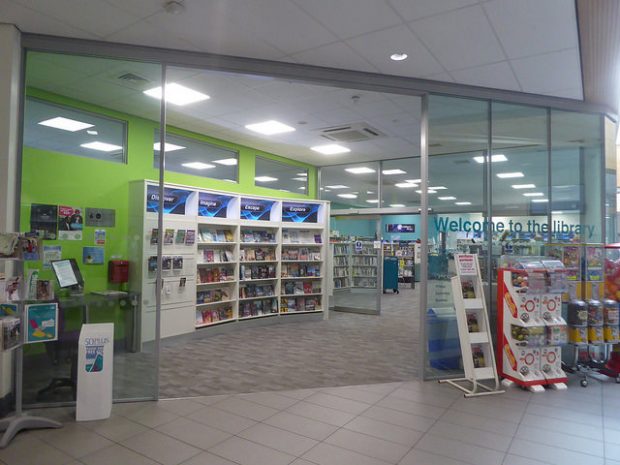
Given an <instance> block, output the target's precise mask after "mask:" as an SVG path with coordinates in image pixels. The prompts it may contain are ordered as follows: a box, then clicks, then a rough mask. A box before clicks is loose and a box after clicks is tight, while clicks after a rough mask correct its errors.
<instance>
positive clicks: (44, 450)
mask: <svg viewBox="0 0 620 465" xmlns="http://www.w3.org/2000/svg"><path fill="white" fill-rule="evenodd" d="M73 459H74V458H73V457H71V456H69V455H68V454H66V453H64V452H62V451H60V450H58V449H56V448H55V447H52V446H50V445H49V444H47V443H46V442H44V441H42V440H41V439H39V438H37V437H36V436H35V435H33V434H28V433H26V434H23V433H21V434H20V435H18V436H17V437H15V438H14V439H13V441H11V444H9V446H8V447H6V448H4V449H0V460H2V461H3V462H5V463H6V464H7V465H34V464H45V465H64V464H65V463H69V462H71V461H72V460H73Z"/></svg>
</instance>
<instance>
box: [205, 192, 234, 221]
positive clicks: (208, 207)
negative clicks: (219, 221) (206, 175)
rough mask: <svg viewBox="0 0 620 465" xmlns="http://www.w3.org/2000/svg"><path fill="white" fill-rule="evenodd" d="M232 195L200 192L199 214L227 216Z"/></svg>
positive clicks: (216, 216) (214, 216)
mask: <svg viewBox="0 0 620 465" xmlns="http://www.w3.org/2000/svg"><path fill="white" fill-rule="evenodd" d="M231 200H232V197H230V196H228V195H221V194H210V193H208V192H200V194H199V195H198V216H207V217H210V218H227V217H228V215H227V212H228V204H229V203H230V201H231Z"/></svg>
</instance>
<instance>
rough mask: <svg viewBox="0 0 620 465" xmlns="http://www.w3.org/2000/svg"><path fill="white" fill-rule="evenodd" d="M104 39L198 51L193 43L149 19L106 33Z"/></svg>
mask: <svg viewBox="0 0 620 465" xmlns="http://www.w3.org/2000/svg"><path fill="white" fill-rule="evenodd" d="M105 39H106V40H107V41H110V42H120V43H125V44H134V45H145V46H149V47H161V48H169V49H178V50H190V51H199V49H198V48H197V47H196V46H195V45H193V44H191V43H189V42H188V41H186V40H183V39H179V38H177V37H174V36H172V35H171V34H170V33H169V32H168V31H167V30H165V29H161V28H158V27H156V26H155V25H154V24H152V23H150V22H149V21H139V22H137V23H136V24H132V25H131V26H130V27H128V28H125V29H123V30H120V31H117V32H115V33H114V34H110V35H108V36H107V37H106V38H105Z"/></svg>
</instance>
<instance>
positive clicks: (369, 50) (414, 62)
mask: <svg viewBox="0 0 620 465" xmlns="http://www.w3.org/2000/svg"><path fill="white" fill-rule="evenodd" d="M347 43H348V44H349V45H350V46H351V47H353V49H354V50H355V51H357V53H359V54H360V55H362V56H363V57H365V58H366V59H367V60H368V61H369V62H370V63H372V64H373V65H374V66H376V67H377V68H378V69H379V71H380V72H381V73H384V74H395V75H399V76H414V77H420V76H425V75H429V74H433V73H440V72H442V71H444V69H443V68H442V67H441V65H440V64H439V63H438V62H437V60H435V58H433V56H432V55H431V54H430V53H429V52H428V50H427V49H426V48H425V47H424V45H422V44H421V43H420V41H419V40H418V39H417V38H416V37H415V36H414V35H413V34H412V32H411V31H410V30H409V28H408V27H407V26H396V27H393V28H390V29H385V30H383V31H378V32H371V33H369V34H365V35H363V36H360V37H356V38H355V39H351V40H348V41H347ZM393 53H406V54H407V55H409V58H407V59H406V60H404V61H394V60H391V59H390V55H392V54H393Z"/></svg>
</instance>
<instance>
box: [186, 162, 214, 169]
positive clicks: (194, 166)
mask: <svg viewBox="0 0 620 465" xmlns="http://www.w3.org/2000/svg"><path fill="white" fill-rule="evenodd" d="M181 166H184V167H185V168H191V169H193V170H208V169H210V168H215V165H212V164H210V163H202V162H201V161H192V162H190V163H183V164H181Z"/></svg>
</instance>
